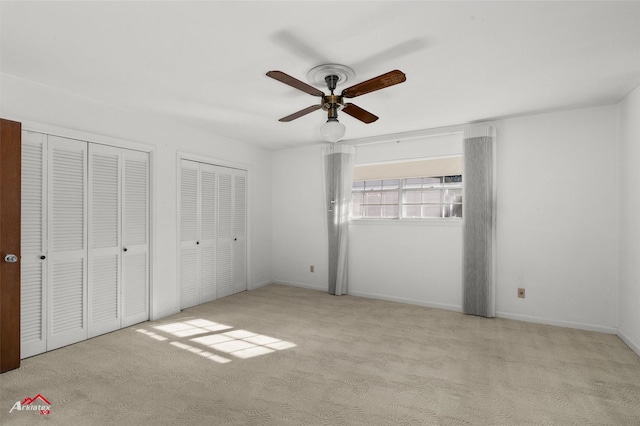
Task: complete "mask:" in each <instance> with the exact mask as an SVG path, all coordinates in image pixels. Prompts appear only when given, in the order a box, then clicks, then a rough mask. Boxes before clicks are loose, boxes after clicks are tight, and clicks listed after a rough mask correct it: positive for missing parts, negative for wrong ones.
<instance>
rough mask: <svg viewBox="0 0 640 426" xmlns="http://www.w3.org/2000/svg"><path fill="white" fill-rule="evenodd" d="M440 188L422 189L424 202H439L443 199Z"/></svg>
mask: <svg viewBox="0 0 640 426" xmlns="http://www.w3.org/2000/svg"><path fill="white" fill-rule="evenodd" d="M440 196H441V195H440V190H439V189H432V190H426V191H422V202H423V203H439V202H441V201H442V200H441V199H440Z"/></svg>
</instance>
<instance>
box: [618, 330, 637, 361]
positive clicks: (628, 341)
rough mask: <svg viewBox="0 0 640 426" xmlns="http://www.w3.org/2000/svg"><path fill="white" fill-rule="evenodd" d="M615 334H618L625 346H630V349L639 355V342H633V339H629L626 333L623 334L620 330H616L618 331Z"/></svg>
mask: <svg viewBox="0 0 640 426" xmlns="http://www.w3.org/2000/svg"><path fill="white" fill-rule="evenodd" d="M616 334H617V335H618V337H619V338H620V340H622V341H623V342H624V343H625V344H626V345H627V346H629V347H630V348H631V350H632V351H634V352H635V353H636V354H638V356H640V345H639V344H637V343H635V342H634V341H633V340H631V339H630V338H629V337H627V335H626V334H624V333H623V332H622V331H620V330H618V332H617V333H616Z"/></svg>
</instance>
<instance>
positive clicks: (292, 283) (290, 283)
mask: <svg viewBox="0 0 640 426" xmlns="http://www.w3.org/2000/svg"><path fill="white" fill-rule="evenodd" d="M273 284H284V285H290V286H292V287H302V288H308V289H310V290H319V291H328V289H327V288H326V287H321V286H317V285H311V284H305V283H296V282H293V281H283V280H273Z"/></svg>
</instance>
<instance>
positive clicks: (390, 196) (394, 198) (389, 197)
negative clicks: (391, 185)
mask: <svg viewBox="0 0 640 426" xmlns="http://www.w3.org/2000/svg"><path fill="white" fill-rule="evenodd" d="M382 204H398V191H393V192H383V193H382Z"/></svg>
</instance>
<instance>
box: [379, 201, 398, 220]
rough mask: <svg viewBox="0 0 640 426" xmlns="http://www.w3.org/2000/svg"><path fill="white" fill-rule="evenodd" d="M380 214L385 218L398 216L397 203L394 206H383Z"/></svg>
mask: <svg viewBox="0 0 640 426" xmlns="http://www.w3.org/2000/svg"><path fill="white" fill-rule="evenodd" d="M382 216H383V217H386V218H394V219H395V218H397V217H398V205H397V204H396V205H395V206H383V207H382Z"/></svg>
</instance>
